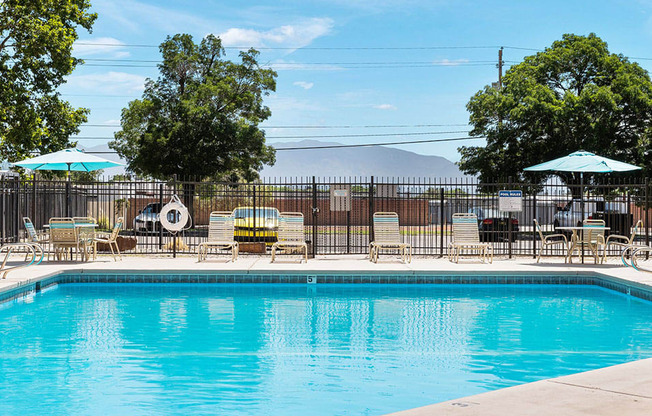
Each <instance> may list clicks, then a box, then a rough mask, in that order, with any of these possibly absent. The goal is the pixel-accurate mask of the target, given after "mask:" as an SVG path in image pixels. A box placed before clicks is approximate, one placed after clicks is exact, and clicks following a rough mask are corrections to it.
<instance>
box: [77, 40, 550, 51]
mask: <svg viewBox="0 0 652 416" xmlns="http://www.w3.org/2000/svg"><path fill="white" fill-rule="evenodd" d="M75 45H80V46H108V47H115V48H159V47H160V45H147V44H129V43H95V42H83V41H82V42H75ZM500 47H503V48H505V49H515V50H528V51H541V50H542V49H536V48H524V47H520V46H502V45H478V46H473V45H471V46H463V45H449V46H322V47H318V46H301V47H297V46H295V47H280V46H279V47H274V46H223V48H224V49H237V50H241V49H250V48H253V49H257V50H280V51H287V50H291V51H294V50H300V49H301V50H312V51H322V50H323V51H332V50H352V51H359V50H378V51H384V50H448V49H497V48H500Z"/></svg>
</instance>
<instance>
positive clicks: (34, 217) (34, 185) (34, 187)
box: [32, 171, 37, 221]
mask: <svg viewBox="0 0 652 416" xmlns="http://www.w3.org/2000/svg"><path fill="white" fill-rule="evenodd" d="M32 221H37V219H36V171H34V182H32Z"/></svg>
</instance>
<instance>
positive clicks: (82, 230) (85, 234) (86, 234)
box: [43, 223, 98, 261]
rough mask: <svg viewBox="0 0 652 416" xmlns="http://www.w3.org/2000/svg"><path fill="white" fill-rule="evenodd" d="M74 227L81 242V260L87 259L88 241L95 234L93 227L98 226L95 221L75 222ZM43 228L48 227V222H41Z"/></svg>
mask: <svg viewBox="0 0 652 416" xmlns="http://www.w3.org/2000/svg"><path fill="white" fill-rule="evenodd" d="M74 226H75V228H76V229H77V238H78V239H79V241H80V242H81V243H82V244H83V250H82V253H81V257H82V261H88V259H90V253H88V243H89V242H90V241H92V240H93V237H94V236H95V229H96V228H97V227H98V224H97V223H75V224H74ZM43 228H50V224H43ZM70 259H71V260H72V253H70Z"/></svg>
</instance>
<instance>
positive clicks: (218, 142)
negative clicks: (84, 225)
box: [110, 34, 276, 180]
mask: <svg viewBox="0 0 652 416" xmlns="http://www.w3.org/2000/svg"><path fill="white" fill-rule="evenodd" d="M160 51H161V54H162V56H163V62H162V63H161V64H160V65H159V71H160V76H159V78H158V79H157V80H156V81H153V80H147V82H146V84H145V91H144V93H143V96H142V99H139V100H134V101H132V102H130V103H129V105H128V107H127V108H125V109H124V110H123V111H122V130H120V131H118V132H117V133H115V140H114V141H112V142H111V143H110V146H111V147H112V148H113V149H115V150H116V151H117V152H118V153H119V154H120V155H121V156H122V157H123V158H125V159H126V161H127V163H128V165H129V170H130V171H132V172H135V173H136V174H139V175H145V176H152V177H156V178H160V179H168V178H170V177H172V175H174V174H178V175H187V176H193V177H195V178H197V179H203V178H207V177H221V178H229V179H232V180H237V179H239V178H243V179H245V180H253V179H255V178H257V177H258V171H259V170H260V169H262V167H263V164H272V163H274V160H275V159H274V149H273V148H272V147H270V146H267V145H265V134H264V132H263V131H262V130H260V129H259V128H258V124H259V123H260V122H262V121H264V120H266V119H267V118H268V117H269V116H270V115H271V112H270V110H269V108H268V107H266V106H264V105H263V96H266V95H268V94H269V92H270V91H274V90H275V88H276V81H275V77H276V73H275V72H274V71H272V70H270V69H263V68H261V67H260V66H259V65H258V62H257V57H258V52H256V51H255V50H253V49H250V50H248V51H245V52H240V59H241V62H240V63H234V62H231V61H228V60H225V59H223V58H222V55H223V53H224V49H223V48H222V46H221V42H220V39H219V38H217V37H215V36H212V35H208V36H207V37H205V38H204V39H203V40H202V41H201V43H200V44H199V45H197V44H195V43H194V41H193V39H192V36H190V35H187V34H178V35H175V36H173V37H168V38H167V39H166V40H165V42H163V43H162V44H161V46H160Z"/></svg>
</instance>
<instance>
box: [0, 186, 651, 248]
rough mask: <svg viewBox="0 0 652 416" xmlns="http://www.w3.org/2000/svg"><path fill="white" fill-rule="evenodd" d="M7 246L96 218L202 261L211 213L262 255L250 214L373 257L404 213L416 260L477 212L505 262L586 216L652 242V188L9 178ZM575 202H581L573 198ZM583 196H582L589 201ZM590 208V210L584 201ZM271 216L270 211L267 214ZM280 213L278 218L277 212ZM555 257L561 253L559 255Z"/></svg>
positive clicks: (2, 230)
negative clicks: (166, 212)
mask: <svg viewBox="0 0 652 416" xmlns="http://www.w3.org/2000/svg"><path fill="white" fill-rule="evenodd" d="M0 188H1V194H0V209H1V210H2V218H0V241H2V242H11V241H16V240H17V239H19V238H21V237H22V234H23V233H24V227H23V225H22V217H30V218H31V219H32V221H33V222H34V225H35V226H36V228H37V229H38V228H42V227H43V225H45V224H47V223H48V221H49V219H50V218H52V217H62V216H92V217H94V218H95V219H96V220H97V222H98V224H99V229H100V230H110V229H111V227H112V226H113V224H114V223H115V221H116V219H117V218H118V217H123V218H124V219H125V229H124V230H123V231H122V233H121V236H122V237H123V238H124V239H125V240H130V241H131V244H132V245H135V247H134V248H132V249H130V250H128V251H126V253H168V252H170V253H171V252H173V251H174V252H175V253H176V252H179V253H194V252H195V250H196V247H197V245H198V244H199V243H200V242H202V241H204V240H205V239H206V237H207V230H208V219H209V214H210V212H211V211H233V210H235V209H236V208H249V210H248V211H247V210H240V212H243V213H244V218H241V219H240V223H239V224H236V225H238V230H236V239H240V241H241V242H242V244H241V246H242V247H241V248H242V250H241V251H243V252H245V253H246V252H247V251H251V252H256V251H258V252H260V251H261V250H264V247H265V246H264V245H263V244H262V243H266V244H267V246H269V245H270V244H271V242H272V241H273V239H274V237H275V229H274V225H275V224H274V221H272V220H271V219H270V218H267V217H266V215H262V214H261V215H258V216H255V215H254V216H251V218H247V214H246V213H247V212H252V211H253V212H275V210H278V211H280V212H283V211H292V212H301V213H303V215H304V218H305V224H306V227H305V233H306V241H309V242H310V245H311V247H312V250H313V252H314V253H315V254H345V253H352V254H356V253H357V254H360V253H367V252H368V248H369V242H370V241H372V240H373V227H372V226H371V225H372V224H371V218H372V216H373V213H374V212H379V211H391V212H396V213H398V215H399V218H400V225H401V233H402V235H403V238H404V240H405V241H408V242H410V243H411V244H412V246H413V250H414V253H415V254H416V255H429V256H443V255H445V254H446V249H447V245H448V244H449V242H450V241H451V217H452V214H453V213H456V212H474V213H476V214H477V215H478V217H479V225H478V226H479V229H480V232H481V238H482V239H484V240H485V241H488V242H491V243H492V245H493V246H494V252H495V253H496V254H498V255H508V256H512V255H534V254H535V253H536V252H537V250H538V244H539V242H540V239H539V236H538V234H537V233H536V230H535V228H534V226H533V219H534V218H536V219H537V220H538V221H539V223H540V224H541V225H542V227H543V229H544V232H547V233H550V232H553V230H554V229H555V227H556V226H557V227H559V226H573V225H577V223H579V222H581V220H582V218H586V217H587V216H591V217H594V218H604V219H605V221H606V222H607V226H608V227H610V228H611V232H612V233H617V234H623V235H629V234H630V230H631V228H632V225H633V224H635V223H636V222H637V221H638V220H641V221H643V224H644V227H643V228H642V231H641V232H640V234H639V235H638V236H637V239H638V240H639V241H640V242H641V244H648V243H649V227H648V224H649V209H648V207H649V206H650V197H651V196H650V186H649V181H648V180H647V179H643V178H639V179H636V180H629V179H628V180H624V179H622V180H613V179H612V180H609V181H605V183H599V184H591V185H585V186H583V188H582V189H581V190H580V188H579V185H571V186H569V185H567V184H564V183H562V182H554V181H549V182H547V183H546V184H544V185H542V186H534V185H532V184H524V183H514V182H511V181H509V180H506V181H497V182H495V183H479V182H477V181H475V180H472V179H464V180H462V179H397V178H374V177H370V178H317V177H309V178H292V179H274V180H263V181H260V182H256V183H231V182H206V181H193V180H187V179H183V180H180V179H176V178H175V179H172V180H170V181H165V182H163V181H150V180H141V181H139V180H136V181H128V182H117V181H116V182H113V181H98V182H92V183H66V182H63V181H48V180H37V181H33V180H20V179H0ZM501 190H521V191H522V193H523V200H522V211H520V212H513V213H509V214H508V213H503V212H499V196H498V195H499V191H501ZM173 195H178V196H179V198H180V199H181V200H182V201H183V202H184V204H185V205H186V206H187V207H188V209H189V212H190V216H191V221H189V222H188V224H187V227H186V229H185V230H184V231H182V232H180V233H179V234H178V235H176V236H173V235H171V234H170V233H168V232H167V231H165V230H163V229H162V227H160V223H159V221H158V215H157V213H158V211H159V210H160V208H161V206H163V205H165V204H166V203H167V202H169V201H170V199H171V198H172V196H173ZM572 195H575V198H573V196H572ZM579 195H583V197H582V198H581V199H578V198H579ZM580 201H581V202H580ZM264 208H269V209H268V210H264ZM269 215H271V214H269ZM546 254H549V255H550V254H551V255H561V252H553V251H550V252H548V253H546Z"/></svg>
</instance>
